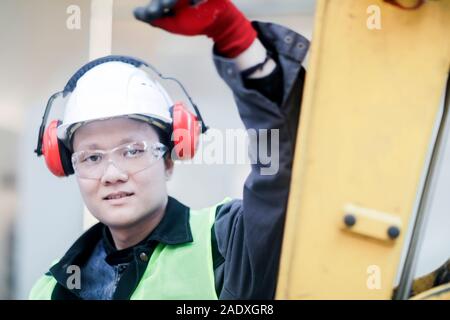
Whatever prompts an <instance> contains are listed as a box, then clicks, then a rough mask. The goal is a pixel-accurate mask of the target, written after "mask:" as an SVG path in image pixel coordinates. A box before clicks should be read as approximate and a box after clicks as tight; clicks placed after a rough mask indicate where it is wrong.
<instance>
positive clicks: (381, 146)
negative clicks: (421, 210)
mask: <svg viewBox="0 0 450 320" xmlns="http://www.w3.org/2000/svg"><path fill="white" fill-rule="evenodd" d="M374 5H375V6H374ZM377 8H378V9H380V10H377ZM377 12H378V14H379V18H380V19H381V20H380V26H381V29H376V28H375V29H373V28H372V29H371V28H368V27H367V22H368V20H369V21H371V22H372V24H371V25H372V26H373V20H370V19H371V18H372V19H376V15H377ZM311 50H312V51H311V57H310V61H309V68H308V75H307V79H306V87H305V91H304V92H305V93H304V98H303V106H302V115H301V120H300V130H299V136H298V140H297V148H296V155H295V163H294V170H293V177H292V182H291V193H290V199H289V204H288V215H287V220H286V227H285V236H284V242H283V251H282V257H281V265H280V274H279V282H278V288H277V295H276V297H277V298H278V299H336V298H337V299H390V298H391V295H392V288H393V284H394V277H395V275H396V272H397V268H398V266H399V260H400V254H401V251H402V247H403V245H404V243H405V238H404V236H405V234H406V230H402V231H401V233H400V236H399V237H398V238H397V239H396V240H395V242H394V243H392V244H388V243H385V242H383V241H379V240H378V239H375V238H374V237H371V236H365V235H359V234H356V233H352V232H345V231H344V230H343V228H342V218H343V214H344V213H345V206H346V205H347V204H349V203H351V204H354V205H356V206H358V207H361V208H366V209H368V210H376V211H380V212H385V213H388V214H389V215H391V216H395V217H397V218H398V221H399V222H400V224H401V225H402V226H404V227H405V226H408V224H409V222H410V219H411V217H412V213H413V208H414V203H415V201H416V198H417V193H418V192H419V191H420V179H421V175H422V173H423V172H424V170H425V165H426V159H427V152H428V150H429V148H430V141H431V140H432V130H433V126H434V124H435V122H436V120H437V115H438V109H439V102H440V97H441V95H442V92H443V90H444V88H445V81H446V79H447V73H448V70H449V66H450V1H449V0H442V1H427V2H426V3H425V4H424V5H423V6H421V7H420V8H419V9H417V10H401V9H399V8H398V7H395V6H392V5H390V4H387V3H385V2H383V1H381V0H379V1H376V0H338V1H336V0H319V1H318V4H317V12H316V22H315V28H314V34H313V41H312V49H311Z"/></svg>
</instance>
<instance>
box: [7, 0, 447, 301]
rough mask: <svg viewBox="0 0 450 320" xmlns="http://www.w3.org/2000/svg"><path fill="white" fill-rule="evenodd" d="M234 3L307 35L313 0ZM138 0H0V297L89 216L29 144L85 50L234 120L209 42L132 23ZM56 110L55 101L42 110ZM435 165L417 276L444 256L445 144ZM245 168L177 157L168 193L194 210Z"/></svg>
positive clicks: (211, 117)
mask: <svg viewBox="0 0 450 320" xmlns="http://www.w3.org/2000/svg"><path fill="white" fill-rule="evenodd" d="M234 2H235V3H236V5H237V6H238V7H239V8H240V9H242V11H244V13H246V14H247V16H249V17H250V18H251V19H253V20H260V21H270V22H276V23H279V24H283V25H285V26H288V27H289V28H291V29H293V30H295V31H297V32H299V33H301V34H303V35H304V36H305V37H307V38H309V39H311V36H312V30H313V20H314V9H315V1H314V0H302V1H299V0H257V1H256V0H255V1H245V0H239V1H238V0H236V1H234ZM143 4H146V2H145V1H137V0H129V1H118V0H116V1H113V0H2V1H1V2H0V43H1V44H2V48H1V50H0V70H1V71H0V144H1V150H2V151H1V153H0V299H26V298H27V296H28V293H29V290H30V288H31V286H32V285H33V283H34V282H35V281H36V279H37V278H38V277H39V276H40V275H41V274H43V273H45V272H46V271H47V270H48V267H49V265H50V263H51V262H52V261H53V260H55V259H57V258H59V257H60V256H61V255H62V254H63V253H64V252H65V251H66V250H67V249H68V247H69V246H70V244H71V243H72V242H73V241H74V240H75V239H76V238H77V237H78V236H79V235H80V234H81V233H82V232H83V230H84V228H85V226H86V224H87V223H89V222H86V219H85V217H84V206H83V202H82V199H81V196H80V194H79V191H78V188H77V185H76V181H75V179H74V178H73V177H69V178H63V179H57V178H55V177H53V176H52V175H51V173H50V172H49V171H48V170H47V168H46V166H45V163H44V160H43V159H42V158H39V159H38V158H37V157H36V156H35V154H34V153H33V150H34V149H35V147H36V141H37V132H38V128H39V125H40V121H41V118H42V114H43V110H44V108H45V104H46V102H47V100H48V97H49V96H50V95H51V94H52V93H54V92H57V91H60V90H61V89H62V88H63V87H64V85H65V83H66V81H67V80H68V79H69V78H70V76H71V75H72V74H73V73H74V72H75V71H76V70H77V69H78V68H79V67H80V66H82V65H83V64H84V63H86V62H87V61H89V58H90V57H93V56H96V55H97V54H100V53H101V52H104V51H105V50H110V51H111V53H112V54H124V55H132V56H136V57H139V58H141V59H143V60H146V61H148V62H150V63H152V64H154V65H155V66H157V67H158V68H159V70H160V71H162V72H163V73H164V74H167V75H172V76H175V77H177V78H178V79H180V80H181V81H182V82H183V83H184V84H185V85H186V87H187V89H188V91H189V92H190V94H191V96H192V97H194V100H195V101H196V102H197V104H198V106H199V108H200V109H201V111H202V114H203V116H204V118H205V121H206V122H207V124H208V125H209V126H210V127H213V128H218V129H221V130H224V129H226V128H243V125H242V123H241V121H240V119H239V116H238V113H237V110H236V107H235V105H234V102H233V99H232V94H231V92H230V90H229V89H228V87H227V86H226V85H225V84H224V83H223V82H222V80H221V79H220V78H219V77H218V75H217V72H216V70H215V68H214V65H213V62H212V58H211V43H210V41H209V40H208V39H204V38H201V37H196V38H184V37H180V36H175V35H170V34H168V33H165V32H163V31H161V30H158V29H155V28H152V27H150V26H148V25H145V24H143V23H141V22H137V21H136V20H135V19H134V18H133V16H132V10H133V8H135V7H136V6H139V5H143ZM77 19H78V20H77ZM96 39H97V40H96ZM306 67H307V66H306ZM62 112H63V106H61V108H59V110H54V112H53V114H52V115H51V116H50V118H51V119H54V118H58V117H61V115H62ZM442 164H443V165H442V166H441V169H440V176H439V179H438V181H437V185H436V186H437V187H436V192H435V197H434V202H433V206H432V208H430V213H429V214H430V218H429V219H428V220H429V221H428V225H427V234H426V237H425V241H424V243H423V246H422V250H421V258H420V260H419V266H418V269H417V274H424V273H426V272H428V271H431V270H432V269H434V268H435V267H437V266H439V265H440V264H442V263H443V262H444V261H445V260H446V259H447V258H448V257H449V256H450V250H449V248H450V245H449V244H450V236H449V232H448V230H450V214H449V210H450V197H449V196H448V192H449V190H450V147H449V146H447V148H446V152H445V156H444V160H443V161H442ZM248 172H249V166H248V165H214V166H208V165H183V164H180V163H179V164H177V166H176V168H175V172H174V176H173V178H172V180H171V182H170V184H169V188H170V194H171V195H172V196H174V197H175V198H177V199H179V200H180V201H182V202H184V203H186V204H187V205H189V206H191V207H194V208H199V207H203V206H207V205H211V204H213V203H216V202H218V201H220V200H222V199H223V198H224V197H226V196H230V197H241V196H242V186H243V183H244V180H245V178H246V176H247V174H248ZM224 177H226V179H224Z"/></svg>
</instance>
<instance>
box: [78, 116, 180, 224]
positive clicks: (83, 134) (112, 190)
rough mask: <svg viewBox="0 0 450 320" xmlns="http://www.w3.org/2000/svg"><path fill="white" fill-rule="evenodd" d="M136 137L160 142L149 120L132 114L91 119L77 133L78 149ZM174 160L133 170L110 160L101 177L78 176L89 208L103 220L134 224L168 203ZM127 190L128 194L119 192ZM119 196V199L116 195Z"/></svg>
mask: <svg viewBox="0 0 450 320" xmlns="http://www.w3.org/2000/svg"><path fill="white" fill-rule="evenodd" d="M135 141H148V142H149V143H154V142H159V138H158V135H157V133H156V131H155V130H154V129H153V128H152V127H151V126H150V125H148V124H147V123H144V122H141V121H137V120H132V119H129V118H114V119H108V120H100V121H94V122H91V123H88V124H86V125H84V126H82V127H80V128H79V129H78V130H77V131H76V132H75V135H74V139H73V149H74V152H78V151H82V150H98V149H100V150H110V149H113V148H115V147H117V146H119V145H123V144H124V143H125V144H126V143H129V142H135ZM172 169H173V162H172V161H170V160H164V159H160V160H157V161H156V162H155V163H153V164H152V165H151V166H150V167H148V168H146V169H144V170H142V171H140V172H138V173H135V174H130V173H128V172H126V171H123V170H121V169H119V168H117V167H116V166H115V164H114V163H112V162H110V163H108V164H107V165H106V166H105V170H104V173H103V175H102V177H101V178H100V179H84V178H80V177H77V181H78V185H79V187H80V191H81V195H82V197H83V199H84V202H85V204H86V206H87V208H88V209H89V211H90V212H91V213H92V214H93V215H94V217H96V218H97V219H98V220H99V221H101V222H102V223H104V224H105V225H107V226H109V227H110V228H115V229H126V228H129V227H132V226H134V225H136V224H138V223H139V222H141V221H142V220H143V219H145V218H148V217H150V216H151V215H152V214H154V213H155V212H156V211H157V210H158V209H161V207H162V206H164V204H165V201H166V199H167V186H166V181H167V179H168V178H169V177H170V175H171V173H172ZM124 193H125V194H127V196H125V197H120V198H119V199H117V198H118V196H120V195H123V194H124ZM112 198H115V199H112Z"/></svg>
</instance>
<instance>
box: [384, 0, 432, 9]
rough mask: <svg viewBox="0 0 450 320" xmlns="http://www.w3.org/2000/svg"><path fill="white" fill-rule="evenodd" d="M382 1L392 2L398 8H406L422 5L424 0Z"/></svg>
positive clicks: (415, 7)
mask: <svg viewBox="0 0 450 320" xmlns="http://www.w3.org/2000/svg"><path fill="white" fill-rule="evenodd" d="M384 1H385V2H388V3H390V4H393V5H394V6H397V7H399V8H402V9H406V10H413V9H417V8H418V7H420V6H421V5H423V3H424V2H425V0H416V1H409V2H402V1H398V0H384Z"/></svg>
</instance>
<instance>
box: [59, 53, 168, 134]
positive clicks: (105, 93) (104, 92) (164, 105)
mask: <svg viewBox="0 0 450 320" xmlns="http://www.w3.org/2000/svg"><path fill="white" fill-rule="evenodd" d="M172 105H173V103H172V100H171V99H170V97H169V95H168V93H167V92H166V91H165V90H164V88H163V87H162V86H161V85H160V84H159V83H158V82H157V81H155V80H154V79H151V78H150V76H149V74H148V73H147V72H145V71H144V70H142V69H139V68H136V67H134V66H132V65H130V64H128V63H124V62H118V61H112V62H106V63H102V64H100V65H98V66H96V67H94V68H92V69H90V70H89V71H87V72H86V73H85V74H84V75H83V76H82V77H81V78H80V79H79V80H78V81H77V84H76V87H75V89H74V90H73V92H72V93H71V94H70V96H69V98H68V101H67V104H66V109H65V114H64V120H63V122H62V124H61V125H60V126H58V131H57V136H58V138H59V139H60V140H62V141H64V142H65V143H68V140H69V139H70V138H71V136H72V134H73V132H74V131H75V130H76V128H78V127H79V126H80V125H82V124H83V123H86V122H89V121H93V120H101V119H108V118H113V117H118V116H128V117H131V118H137V119H142V118H149V119H157V120H159V121H162V122H163V123H166V124H171V123H172V118H171V115H170V111H169V108H170V107H171V106H172ZM77 124H78V125H77Z"/></svg>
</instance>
